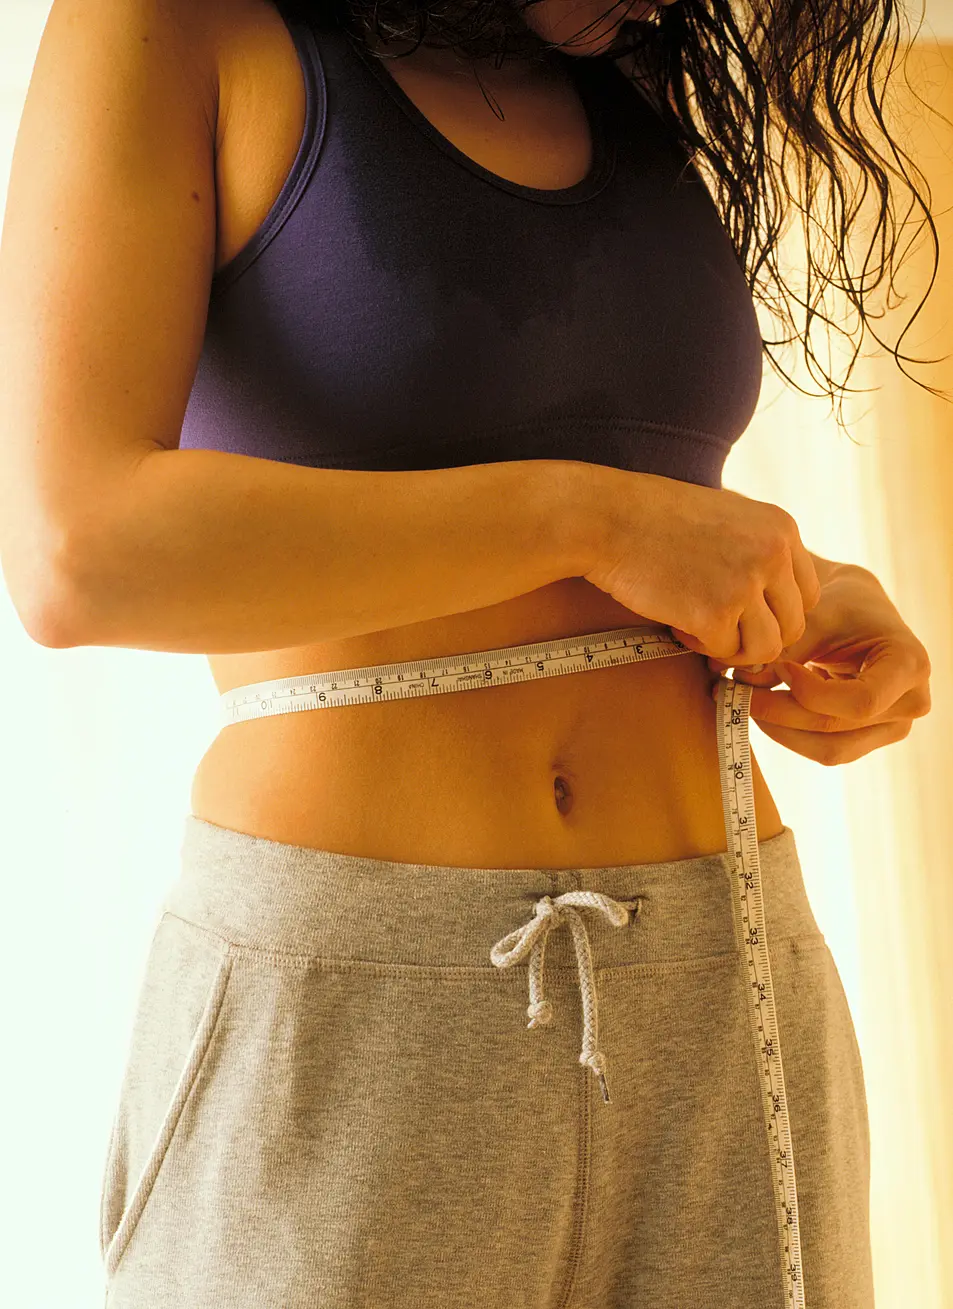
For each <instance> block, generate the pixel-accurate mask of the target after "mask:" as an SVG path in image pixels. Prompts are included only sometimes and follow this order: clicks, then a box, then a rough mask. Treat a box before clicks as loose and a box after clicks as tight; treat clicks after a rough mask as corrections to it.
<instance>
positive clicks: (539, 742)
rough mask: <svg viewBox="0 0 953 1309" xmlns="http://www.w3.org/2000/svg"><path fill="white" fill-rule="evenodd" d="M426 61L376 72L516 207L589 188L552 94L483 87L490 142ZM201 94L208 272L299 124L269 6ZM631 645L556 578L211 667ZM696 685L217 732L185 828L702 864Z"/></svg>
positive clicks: (604, 672) (311, 718) (700, 673)
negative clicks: (452, 610) (402, 623)
mask: <svg viewBox="0 0 953 1309" xmlns="http://www.w3.org/2000/svg"><path fill="white" fill-rule="evenodd" d="M225 36H227V40H226V39H224V38H225ZM579 57H584V56H579ZM427 58H428V57H426V56H422V57H421V61H420V62H419V64H418V65H417V66H416V67H415V66H414V57H412V58H411V59H408V60H405V61H404V60H402V61H397V62H395V63H392V64H389V65H388V69H389V71H390V72H391V75H392V76H395V77H399V78H400V81H401V85H402V86H403V89H404V90H405V91H406V92H407V93H408V95H410V96H411V97H412V98H413V99H414V100H415V101H416V102H417V103H418V105H419V107H420V108H421V109H422V110H423V111H424V112H425V114H426V115H427V117H428V118H430V120H431V121H432V122H434V123H435V125H436V126H437V128H438V129H439V130H440V131H441V132H442V133H443V134H444V135H445V136H447V137H448V139H450V140H452V141H453V143H454V144H455V145H457V146H458V148H460V149H462V150H464V151H465V152H466V153H469V154H470V155H471V156H472V157H474V158H476V159H477V160H478V162H479V163H481V164H483V166H484V167H486V168H489V169H490V170H491V171H494V172H498V173H499V174H500V175H501V176H507V177H509V178H511V180H514V181H519V182H522V183H524V184H525V185H528V186H536V187H541V188H556V187H566V186H570V185H572V184H573V183H574V182H576V181H578V180H579V179H580V178H581V177H583V176H585V175H586V173H587V172H588V170H589V166H590V142H589V139H588V127H587V122H586V118H585V114H584V112H583V110H582V107H581V105H580V104H579V102H578V100H577V98H576V95H575V91H574V90H572V89H571V88H570V87H569V86H568V85H567V83H566V82H565V80H564V79H562V78H554V79H552V80H549V79H537V80H534V81H533V82H532V84H530V83H528V82H525V81H516V80H513V79H510V80H509V81H506V79H505V76H504V75H501V80H500V83H499V84H498V85H497V86H494V88H493V89H494V92H495V95H496V98H497V99H498V100H499V101H500V102H501V103H503V104H504V107H505V111H506V121H505V123H501V122H500V120H499V119H498V118H496V116H495V115H493V113H492V111H491V110H490V109H489V108H488V107H487V105H486V101H485V99H484V97H483V94H482V91H481V90H480V88H479V86H478V85H477V84H476V82H475V81H474V82H473V83H472V85H471V84H470V81H469V79H467V78H465V77H460V76H459V75H458V74H454V75H452V76H451V75H450V74H448V75H447V76H445V77H444V76H442V75H441V73H440V72H439V71H437V70H435V68H434V66H433V63H432V57H431V58H430V60H429V62H426V61H427ZM481 76H482V80H483V82H484V84H486V82H487V81H488V75H487V74H482V75H481ZM219 82H220V90H221V103H222V105H223V106H225V107H226V110H227V112H226V114H225V115H223V119H224V120H227V123H228V132H227V134H225V135H224V136H222V138H221V139H220V141H219V142H218V149H217V158H216V169H217V184H218V197H219V232H218V251H217V266H218V267H222V266H223V265H224V264H225V263H226V262H228V260H229V259H231V258H232V257H233V256H234V255H235V254H236V253H237V252H238V251H239V250H240V249H241V248H242V247H243V246H244V245H245V244H246V242H247V241H248V239H249V238H250V237H251V235H252V234H253V232H254V231H255V230H256V228H257V227H258V226H259V224H260V223H261V222H262V220H263V219H264V217H265V215H266V214H267V212H268V210H269V208H270V207H271V205H272V204H273V202H274V200H275V198H276V196H277V194H278V192H279V190H280V189H281V185H282V182H283V179H284V176H285V175H286V173H287V171H288V169H289V168H290V166H291V163H292V161H293V159H294V156H295V151H296V149H297V145H298V141H299V140H300V136H301V130H302V126H303V121H304V99H303V96H304V91H303V84H302V80H301V73H300V66H299V64H298V60H297V55H296V53H295V50H294V46H293V44H292V42H291V38H290V35H289V34H288V32H287V29H286V28H285V26H284V23H283V21H282V20H281V18H280V16H279V15H278V14H277V12H276V11H275V10H274V9H273V8H272V6H271V4H270V3H269V2H268V0H246V2H245V3H243V4H242V5H239V6H238V7H237V8H236V9H235V10H234V11H230V18H229V29H228V32H227V34H223V40H222V42H221V54H220V57H219ZM504 96H505V97H506V98H505V99H504ZM276 106H277V107H278V108H276ZM480 106H482V110H481V108H480ZM266 107H267V112H265V109H266ZM435 162H436V161H435ZM635 626H645V627H647V628H651V629H653V630H656V631H666V630H667V629H666V628H664V626H662V625H660V624H659V623H658V622H653V621H651V620H649V619H647V618H645V617H644V616H643V615H640V614H635V613H633V612H632V611H631V610H629V609H626V608H625V607H624V606H623V605H621V604H619V603H618V602H617V601H615V600H613V599H612V597H611V596H609V595H607V594H606V593H605V592H603V591H601V590H599V588H598V587H595V586H593V585H592V584H591V583H589V582H587V581H586V580H585V579H584V578H581V577H573V578H564V579H562V580H560V581H556V582H553V583H552V584H551V585H549V586H545V587H542V588H540V589H538V590H534V591H531V592H529V593H527V594H525V595H521V596H517V597H516V598H514V599H510V600H506V601H504V602H503V603H501V604H498V605H493V606H491V607H489V608H485V609H477V610H471V611H469V612H464V613H458V614H451V615H447V616H445V617H441V618H438V619H433V620H431V621H428V622H425V623H417V624H413V625H411V626H407V627H401V628H392V629H389V630H386V631H381V632H375V633H370V634H366V635H363V636H358V637H351V638H348V639H347V640H340V641H334V642H324V643H321V644H312V645H307V646H301V647H296V648H294V649H285V650H271V651H259V652H255V653H250V654H228V655H221V654H216V655H210V656H209V665H210V668H211V671H212V676H213V678H214V680H215V684H216V686H217V688H218V691H219V693H220V694H224V693H225V692H226V691H229V690H232V689H233V688H235V687H238V686H245V685H248V684H250V683H253V682H261V681H269V680H272V679H275V678H281V677H290V676H296V675H300V674H310V673H320V672H331V671H343V670H344V669H348V668H360V667H367V666H369V665H377V664H385V663H400V662H407V661H414V660H419V659H427V658H437V657H440V656H444V655H452V654H462V653H469V652H474V651H480V650H488V649H498V648H501V647H507V646H515V645H525V644H530V643H535V642H538V641H548V640H553V639H556V638H560V637H569V636H581V635H585V634H588V633H591V632H600V631H608V630H612V629H614V628H619V627H635ZM714 681H715V677H714V675H713V674H712V673H711V672H710V671H709V669H708V666H707V663H706V661H705V659H704V657H702V656H701V655H697V654H695V653H687V654H679V655H674V656H671V657H667V658H659V659H652V660H646V661H644V662H636V663H632V664H626V665H621V666H617V667H613V668H603V669H597V670H593V671H588V672H581V673H573V674H568V675H565V676H559V677H548V678H543V679H540V680H537V681H530V682H526V683H522V684H517V685H511V686H494V687H486V688H481V689H479V690H474V691H465V692H458V693H451V694H443V695H432V696H425V697H420V698H413V699H407V700H395V701H387V702H383V703H376V704H367V705H352V706H348V707H346V708H334V709H322V710H314V711H306V712H301V713H294V714H278V715H273V716H269V717H265V718H261V719H254V720H249V721H247V722H240V723H233V724H230V725H228V726H226V727H223V728H222V730H221V731H220V732H219V734H218V736H217V737H216V738H215V739H214V741H213V742H212V744H211V746H210V747H209V749H208V751H207V752H206V753H205V755H204V756H203V758H202V759H201V761H200V763H199V766H198V769H197V771H196V774H195V777H194V781H193V786H192V796H191V806H192V812H193V813H194V814H195V815H196V816H197V817H199V818H203V819H205V820H206V821H208V822H211V823H215V824H218V825H219V826H222V827H229V828H233V829H235V830H237V831H240V832H244V833H247V834H249V835H251V836H259V837H266V838H268V839H270V840H273V841H282V842H287V843H289V844H293V845H300V846H307V847H311V848H314V849H320V850H330V851H337V852H340V853H344V854H355V855H364V856H368V857H371V858H376V859H386V860H395V861H398V862H401V863H409V864H414V863H422V864H441V865H448V866H453V867H492V868H537V867H539V868H544V867H545V868H574V867H575V868H591V867H598V866H600V865H607V864H625V863H649V862H655V861H658V860H669V859H684V858H692V857H694V856H698V855H705V854H712V853H716V852H719V851H723V850H725V849H726V846H727V836H726V832H725V823H724V813H723V807H722V795H721V778H720V771H719V759H718V748H717V736H716V720H715V716H716V707H715V703H714V701H713V700H712V698H711V687H712V685H713V683H714ZM751 766H752V775H753V777H752V780H753V789H754V804H755V816H756V822H757V829H758V836H759V839H761V840H764V839H767V838H769V837H771V836H775V835H777V834H778V833H779V832H780V831H781V830H782V828H783V824H782V822H781V819H780V817H779V815H778V811H777V808H776V807H775V804H774V800H773V798H772V796H771V794H770V792H769V790H768V788H767V785H766V783H765V781H764V778H763V777H762V774H761V770H760V768H759V766H758V763H757V761H756V760H755V758H754V754H753V752H752V755H751Z"/></svg>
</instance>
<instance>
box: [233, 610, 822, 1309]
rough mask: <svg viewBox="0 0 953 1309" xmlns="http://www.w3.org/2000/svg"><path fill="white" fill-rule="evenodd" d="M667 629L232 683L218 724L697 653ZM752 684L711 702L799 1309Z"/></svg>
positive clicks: (791, 1284)
mask: <svg viewBox="0 0 953 1309" xmlns="http://www.w3.org/2000/svg"><path fill="white" fill-rule="evenodd" d="M695 653H696V651H693V650H690V649H689V648H688V646H686V645H683V644H682V642H681V641H679V640H678V639H677V637H675V636H674V634H673V633H672V632H671V631H669V630H665V631H659V630H658V629H657V628H646V627H619V628H614V629H613V630H612V631H608V632H593V633H591V634H590V635H587V636H574V637H569V638H566V639H557V640H555V641H542V642H538V643H536V644H534V645H519V646H509V647H506V648H503V649H499V650H480V651H477V652H475V653H471V654H459V655H446V656H443V657H441V658H438V659H422V660H416V661H412V662H408V663H398V664H380V665H376V666H373V665H372V666H369V667H367V668H349V669H345V670H344V671H342V672H332V673H312V674H306V675H303V676H298V677H281V678H277V679H275V680H273V681H267V682H254V683H251V684H250V685H248V686H239V687H235V688H234V689H233V690H231V691H226V692H225V693H224V694H223V695H222V696H221V697H220V700H221V703H222V706H223V710H224V719H225V723H224V725H225V726H228V725H230V724H233V723H238V722H244V721H247V720H248V719H250V718H265V717H269V716H271V715H272V714H289V713H299V712H301V711H303V710H307V709H334V708H340V707H343V706H345V705H356V704H372V703H378V702H382V701H386V700H408V699H413V698H415V697H417V696H423V695H444V694H447V693H450V692H456V691H477V690H483V689H485V688H486V687H488V686H504V685H512V684H514V683H517V682H531V681H536V680H537V679H539V678H542V677H561V676H563V675H564V674H567V673H579V672H586V671H588V670H589V669H593V668H609V667H612V666H614V665H618V664H631V663H639V662H641V661H642V660H645V659H662V658H668V657H670V656H672V655H681V654H695ZM752 689H753V688H752V687H750V686H747V685H745V683H743V682H736V681H732V680H729V679H728V678H724V677H723V678H721V679H720V680H719V684H718V696H717V700H716V711H717V730H718V755H719V760H720V771H721V795H722V803H723V808H724V816H725V831H726V832H727V835H728V859H729V865H730V868H731V876H732V880H733V883H734V891H735V894H734V896H733V898H732V904H733V908H734V921H735V935H736V941H737V944H738V946H739V948H740V949H741V951H742V952H743V954H744V957H745V962H746V966H747V975H748V988H747V989H748V1015H749V1018H750V1021H751V1033H752V1038H753V1041H754V1045H755V1049H756V1051H757V1056H758V1063H759V1068H760V1083H761V1103H762V1110H763V1113H764V1121H765V1126H766V1129H767V1134H768V1144H769V1151H770V1158H771V1166H772V1178H773V1182H774V1190H775V1200H776V1205H775V1208H776V1214H777V1221H778V1235H779V1237H780V1244H781V1250H782V1251H783V1261H782V1269H783V1274H784V1281H785V1293H786V1297H787V1303H788V1305H789V1306H791V1309H804V1282H803V1277H802V1271H801V1244H800V1230H799V1223H798V1205H797V1184H796V1179H795V1173H794V1154H793V1150H792V1146H791V1125H790V1120H789V1118H788V1110H787V1096H786V1093H785V1089H784V1069H783V1065H782V1060H781V1045H780V1039H779V1035H778V1024H777V1013H776V1010H775V1004H774V988H773V986H772V982H771V965H770V961H769V958H768V942H767V935H766V932H765V922H764V902H763V899H762V894H761V867H760V862H759V859H758V832H757V826H756V823H755V810H754V790H753V786H752V774H751V752H750V749H749V746H748V711H749V708H750V704H751V692H752Z"/></svg>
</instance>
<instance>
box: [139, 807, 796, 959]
mask: <svg viewBox="0 0 953 1309" xmlns="http://www.w3.org/2000/svg"><path fill="white" fill-rule="evenodd" d="M758 852H759V861H760V867H761V882H762V892H763V903H764V919H765V928H766V933H767V938H768V942H769V945H770V943H771V942H772V941H774V940H777V939H779V938H780V937H791V936H799V937H805V936H813V935H819V929H818V926H817V923H816V921H815V919H814V915H813V912H812V910H811V906H810V902H809V900H808V897H807V894H806V891H805V887H804V882H803V878H802V872H801V865H800V862H799V859H798V854H797V848H796V845H795V839H794V832H793V831H792V829H791V828H790V827H785V828H784V829H783V830H782V831H781V832H779V833H777V834H776V835H775V836H772V837H770V838H768V839H767V840H762V841H759V843H758ZM733 870H734V865H733V860H732V859H730V858H729V855H728V853H727V852H726V851H721V852H718V853H714V854H706V855H699V856H696V857H692V858H688V859H675V860H666V861H662V862H658V863H642V864H614V865H607V866H602V867H596V868H478V867H466V868H463V867H455V866H446V865H438V864H416V863H398V862H393V861H389V860H384V859H373V858H368V857H365V856H363V855H353V854H341V853H337V852H333V851H327V850H317V849H312V848H310V847H306V846H297V845H290V844H287V843H284V842H279V841H271V840H268V839H266V838H263V837H257V836H250V835H248V834H247V833H245V832H239V831H236V830H233V829H231V828H225V827H219V826H217V825H216V824H213V823H209V822H206V821H205V820H204V819H201V818H198V817H196V816H195V815H194V814H188V815H187V816H186V819H185V830H184V838H183V841H182V846H181V863H180V870H179V875H178V878H177V880H176V881H175V882H174V883H173V884H172V886H171V888H170V889H169V891H168V893H167V895H166V898H165V901H164V905H163V908H164V910H166V911H168V912H170V913H174V914H177V915H178V916H180V917H182V918H185V919H187V920H189V921H191V922H193V923H196V924H197V925H199V926H201V927H204V928H205V929H207V930H208V931H211V932H213V933H216V934H218V935H220V936H221V937H223V938H224V939H226V940H227V941H229V942H231V943H232V944H235V945H238V946H245V947H249V948H254V949H260V950H265V951H275V952H282V953H286V954H295V955H306V956H314V957H318V958H322V959H327V960H334V959H339V960H361V961H365V962H366V961H377V962H380V963H385V964H414V965H430V966H432V967H468V968H483V969H486V970H488V971H493V970H495V969H496V968H497V967H498V965H496V964H494V962H493V961H492V960H491V957H490V952H491V949H492V948H493V947H494V945H495V944H496V943H497V942H500V941H502V940H503V938H505V937H507V935H508V934H512V933H514V932H515V931H516V930H517V929H520V928H523V927H525V926H527V925H528V924H530V923H531V922H532V921H533V919H534V914H536V915H537V916H538V915H539V914H540V912H541V911H543V910H544V909H545V905H541V906H540V908H539V909H537V905H538V904H539V903H540V902H541V901H545V898H546V897H549V898H550V901H555V900H556V898H557V897H559V896H561V895H564V894H565V893H567V892H579V891H588V892H594V893H596V898H597V900H598V898H599V897H609V898H611V900H612V901H618V902H621V903H631V904H633V905H635V902H636V901H637V902H638V903H637V906H636V908H635V909H634V911H633V912H632V913H631V914H630V915H629V916H628V921H627V922H626V923H624V924H622V923H617V924H616V925H614V924H613V922H612V921H610V917H611V913H610V912H606V907H605V904H604V903H601V904H597V903H595V902H593V903H592V904H591V905H590V906H588V907H591V908H603V912H602V913H591V914H586V925H587V928H588V931H589V941H590V946H591V952H592V963H593V965H594V966H595V967H596V968H605V967H614V966H625V965H633V964H667V963H674V962H680V961H685V960H691V959H700V958H707V957H711V956H714V955H719V954H726V953H732V952H736V951H740V950H741V948H742V943H741V942H740V941H739V940H738V939H737V937H736V930H737V929H736V925H735V916H734V913H735V911H734V908H733V901H732V897H733V896H735V895H736V890H735V888H734V886H733V883H732V876H733V875H734V871H733ZM610 909H611V906H610ZM546 966H547V971H548V970H549V969H550V968H552V969H554V970H557V971H558V970H560V969H572V971H573V972H575V971H576V967H577V954H576V950H575V947H574V944H573V940H572V936H571V934H570V933H569V932H563V931H550V932H549V933H548V937H547V943H546Z"/></svg>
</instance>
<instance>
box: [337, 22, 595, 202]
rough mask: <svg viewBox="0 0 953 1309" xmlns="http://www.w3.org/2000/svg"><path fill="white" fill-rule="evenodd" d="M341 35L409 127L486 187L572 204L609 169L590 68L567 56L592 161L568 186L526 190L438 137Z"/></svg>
mask: <svg viewBox="0 0 953 1309" xmlns="http://www.w3.org/2000/svg"><path fill="white" fill-rule="evenodd" d="M342 30H343V29H342ZM343 34H344V37H345V44H346V45H347V46H348V47H349V48H350V49H351V50H352V51H353V52H354V54H355V56H356V57H357V58H358V59H359V61H360V62H361V63H362V64H363V65H364V67H365V68H367V69H369V70H370V72H371V73H372V74H373V75H374V77H375V78H376V79H377V81H378V82H379V83H380V84H381V85H382V86H383V88H384V90H385V91H387V92H388V94H389V95H390V96H391V99H392V100H393V101H394V102H395V103H396V104H397V106H398V107H399V108H400V109H402V110H403V111H404V113H405V114H406V116H407V117H408V118H409V119H410V121H411V122H412V123H413V124H414V126H415V127H416V128H417V129H418V130H419V131H420V132H421V133H422V134H423V135H424V136H425V137H427V139H428V140H429V141H431V142H433V144H434V145H436V146H437V147H438V148H439V149H440V150H442V151H443V153H444V154H446V155H449V157H450V158H451V159H453V160H455V161H456V162H457V163H459V164H462V165H463V167H464V168H466V169H467V170H468V171H469V172H471V173H474V174H475V175H476V176H477V177H480V178H482V179H483V180H484V181H486V182H489V183H491V184H492V185H493V186H496V187H499V188H500V189H501V190H503V191H509V192H511V193H512V194H514V195H518V196H520V197H522V198H524V199H527V200H535V201H537V202H538V203H540V204H576V203H579V202H580V201H583V200H589V199H591V198H592V197H593V196H594V195H595V194H596V193H597V192H598V191H600V190H602V188H603V186H604V185H605V184H606V183H607V182H608V181H609V179H610V178H611V176H612V174H613V172H614V171H615V142H614V140H613V138H612V137H611V136H610V135H609V133H608V131H607V127H606V116H605V113H604V110H603V107H602V104H601V103H600V101H599V99H598V98H597V95H596V94H595V91H594V88H593V84H592V82H591V80H590V78H589V74H590V72H591V71H592V70H591V69H590V68H588V67H587V68H585V69H583V68H582V67H580V66H579V60H576V59H574V58H573V56H572V55H560V57H561V58H562V60H563V61H564V63H566V64H567V65H568V68H567V71H568V72H569V75H570V76H571V78H572V81H573V84H574V86H575V87H576V91H577V93H578V95H579V98H580V100H581V102H582V106H583V110H584V112H585V115H586V118H587V120H588V123H589V139H590V141H591V143H592V159H591V162H590V167H589V172H588V173H587V174H586V176H585V177H582V178H580V179H579V181H578V182H574V183H573V184H572V186H561V187H535V186H526V185H525V184H524V183H522V182H514V181H511V180H510V179H509V178H508V177H501V176H500V174H499V173H494V172H491V170H490V169H489V168H484V166H483V165H482V164H480V163H478V162H477V161H476V160H475V159H471V158H470V156H469V155H467V154H464V152H463V151H462V150H460V149H459V148H458V147H457V146H455V145H454V143H453V142H452V141H451V140H450V139H449V137H446V136H444V135H443V133H442V132H441V131H440V130H439V129H438V128H437V127H435V126H434V124H433V123H432V122H431V121H430V119H429V118H428V117H427V116H426V114H424V113H423V112H422V110H420V109H418V107H417V105H416V104H414V102H413V100H411V98H410V96H409V95H408V94H407V92H406V91H405V90H404V89H403V87H402V86H401V85H400V83H399V82H398V81H397V80H396V78H394V77H392V76H391V74H390V73H389V72H388V71H387V69H386V68H385V67H384V65H383V64H382V63H381V61H380V60H379V59H375V57H374V55H373V53H372V52H371V51H370V50H368V49H367V47H366V46H364V45H363V44H362V43H361V42H360V41H359V40H358V38H357V37H356V36H354V35H353V34H352V33H351V32H348V31H346V30H344V31H343ZM580 58H590V56H580Z"/></svg>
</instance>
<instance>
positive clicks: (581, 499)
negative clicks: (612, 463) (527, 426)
mask: <svg viewBox="0 0 953 1309" xmlns="http://www.w3.org/2000/svg"><path fill="white" fill-rule="evenodd" d="M547 464H548V468H549V474H550V475H549V479H548V484H549V488H550V497H551V498H550V505H551V511H550V518H549V521H550V526H551V531H552V548H553V550H554V551H555V552H556V554H557V556H558V558H559V559H560V561H561V563H560V567H561V568H563V569H565V570H566V571H565V572H564V573H563V574H562V575H563V576H564V577H584V576H585V575H586V574H587V573H589V572H591V571H592V570H593V568H594V567H595V566H596V564H597V563H598V561H599V560H600V559H603V558H605V554H606V538H607V535H608V531H609V515H608V513H607V503H608V494H607V487H606V477H605V476H604V475H605V474H607V473H609V472H611V470H610V469H606V468H603V466H602V465H601V464H590V463H586V462H584V461H583V460H575V459H554V460H548V461H547Z"/></svg>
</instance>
